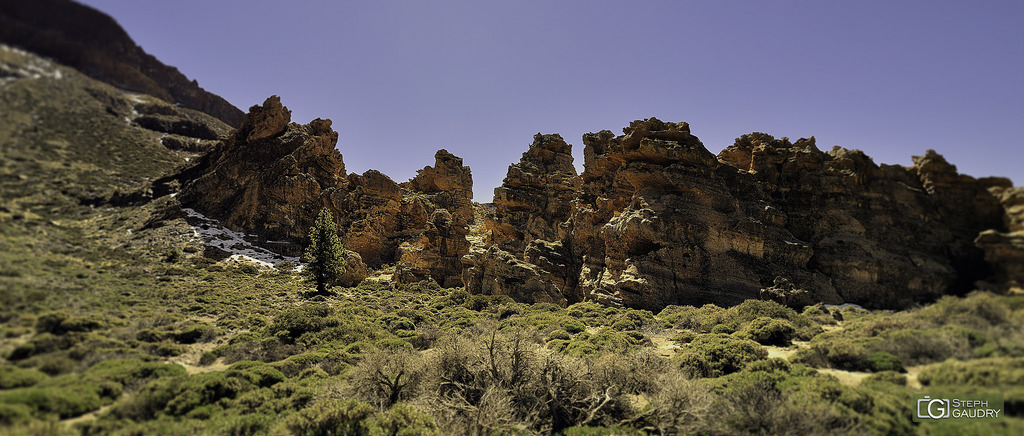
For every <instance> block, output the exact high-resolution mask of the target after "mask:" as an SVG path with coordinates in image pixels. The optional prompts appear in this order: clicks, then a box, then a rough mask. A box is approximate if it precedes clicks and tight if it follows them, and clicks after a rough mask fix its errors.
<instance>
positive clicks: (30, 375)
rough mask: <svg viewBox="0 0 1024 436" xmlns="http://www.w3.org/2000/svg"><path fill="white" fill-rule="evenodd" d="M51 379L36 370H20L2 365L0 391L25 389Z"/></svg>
mask: <svg viewBox="0 0 1024 436" xmlns="http://www.w3.org/2000/svg"><path fill="white" fill-rule="evenodd" d="M48 378H50V377H49V376H47V375H46V374H44V373H42V372H39V371H36V370H34V369H24V368H18V367H16V366H12V365H0V389H13V388H24V387H28V386H33V385H35V384H37V383H39V382H41V381H43V380H46V379H48Z"/></svg>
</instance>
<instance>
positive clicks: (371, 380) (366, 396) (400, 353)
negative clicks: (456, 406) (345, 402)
mask: <svg viewBox="0 0 1024 436" xmlns="http://www.w3.org/2000/svg"><path fill="white" fill-rule="evenodd" d="M425 372H426V367H425V366H424V362H423V358H422V357H421V356H420V355H419V354H417V353H415V352H413V351H411V350H408V349H396V348H390V349H384V350H380V351H377V352H373V353H369V354H366V355H365V356H364V357H363V358H362V359H361V360H360V361H359V363H358V364H357V365H356V367H355V368H354V369H353V372H352V390H353V393H354V394H355V396H356V397H358V398H360V399H362V400H364V401H366V402H368V403H370V404H372V405H374V406H377V408H378V409H380V410H386V409H387V408H389V407H391V406H393V405H395V404H396V403H398V402H399V401H402V400H407V399H409V398H412V397H414V396H415V395H417V394H418V390H419V388H420V386H421V383H422V381H423V376H424V374H425Z"/></svg>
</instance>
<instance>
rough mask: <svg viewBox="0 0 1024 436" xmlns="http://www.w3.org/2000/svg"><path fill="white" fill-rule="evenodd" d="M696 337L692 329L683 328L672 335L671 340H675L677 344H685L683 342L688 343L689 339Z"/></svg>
mask: <svg viewBox="0 0 1024 436" xmlns="http://www.w3.org/2000/svg"><path fill="white" fill-rule="evenodd" d="M696 337H697V334H696V333H694V332H692V331H689V330H684V331H681V332H679V333H678V334H676V335H675V336H673V337H672V339H671V341H672V342H675V343H676V344H677V345H685V344H689V343H690V341H693V338H696Z"/></svg>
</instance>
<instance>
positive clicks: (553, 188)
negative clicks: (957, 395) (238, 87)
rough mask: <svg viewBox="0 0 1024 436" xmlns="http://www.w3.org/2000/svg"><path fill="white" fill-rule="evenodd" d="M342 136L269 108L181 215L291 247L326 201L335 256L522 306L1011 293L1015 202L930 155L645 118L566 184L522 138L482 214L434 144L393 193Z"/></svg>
mask: <svg viewBox="0 0 1024 436" xmlns="http://www.w3.org/2000/svg"><path fill="white" fill-rule="evenodd" d="M337 138H338V135H337V133H336V132H334V131H333V130H332V129H331V128H330V121H329V120H320V119H317V120H314V121H312V122H311V123H309V124H308V125H299V124H295V123H291V122H290V112H289V111H288V110H287V109H286V108H284V106H282V105H281V103H280V100H279V99H278V98H277V97H271V98H269V99H268V100H267V101H266V102H265V103H264V104H263V105H262V106H254V107H253V108H251V109H250V112H249V115H248V116H247V117H246V120H245V122H244V123H243V124H242V126H241V127H239V128H238V129H237V130H236V131H235V132H234V133H232V134H231V135H230V136H228V137H227V138H226V139H225V140H224V141H222V142H221V143H219V144H218V145H217V147H216V148H215V149H214V150H213V151H212V152H210V153H208V154H207V155H206V156H204V158H203V159H202V160H200V161H199V162H198V163H197V164H196V165H195V166H194V167H192V168H190V169H188V170H186V171H184V172H183V173H181V174H180V175H179V180H180V181H181V182H182V186H183V188H182V190H181V195H180V199H181V202H182V203H183V204H184V205H186V206H189V207H194V208H195V209H196V210H199V211H200V212H203V213H205V214H208V215H210V216H211V217H214V218H218V219H220V220H221V221H222V222H223V223H224V224H226V225H227V226H229V227H231V228H235V229H239V230H245V231H246V232H248V233H250V234H253V235H256V236H257V237H258V238H260V239H261V240H263V241H264V242H265V243H266V244H268V245H271V246H273V247H276V248H277V249H278V250H281V251H286V252H289V251H290V252H291V253H293V254H294V253H297V252H298V251H299V250H300V249H301V246H302V244H303V243H304V241H303V237H304V235H305V232H306V230H307V229H308V228H309V225H310V224H311V223H312V222H313V219H314V216H315V214H316V211H318V210H319V209H320V208H322V207H327V208H329V209H330V210H332V211H333V212H334V213H335V216H336V217H337V218H338V224H339V229H341V232H342V240H343V241H344V243H345V244H346V246H347V247H348V248H349V249H350V250H353V251H354V252H356V253H358V254H359V256H360V258H361V260H362V262H363V263H365V264H366V265H369V266H370V267H379V266H382V265H386V264H394V265H395V270H394V276H393V277H394V280H395V281H396V282H398V283H410V282H415V281H419V280H426V279H432V280H435V281H437V282H438V283H440V284H441V285H443V286H446V287H453V286H460V285H465V286H466V288H467V289H468V290H469V291H470V292H473V293H483V294H501V295H508V296H511V297H513V298H514V299H516V300H518V301H524V302H551V303H556V304H560V305H566V304H571V303H573V302H577V301H584V300H595V301H600V302H603V303H605V304H611V305H624V306H630V307H640V308H646V309H651V310H658V309H660V308H662V307H665V306H666V305H670V304H694V305H700V304H705V303H716V304H723V305H729V304H735V303H738V302H741V301H743V300H745V299H751V298H767V299H773V300H776V301H780V302H782V303H784V304H788V305H791V306H794V307H800V306H803V305H806V304H814V303H820V302H824V303H841V302H849V303H857V304H861V305H864V306H867V307H885V308H898V307H906V306H908V305H911V304H914V303H916V302H923V301H927V300H931V299H934V298H936V297H938V296H940V295H942V294H944V293H949V292H960V291H966V290H969V289H972V287H973V286H974V284H975V282H976V281H978V280H983V279H992V278H991V276H992V274H993V273H996V274H997V278H995V279H992V280H996V281H998V282H999V283H1010V284H1014V283H1020V282H1021V274H1022V272H1021V271H1020V267H1019V265H1020V264H1021V262H1020V260H1021V253H1022V252H1024V250H1021V247H1022V244H1021V243H1020V241H1021V237H1020V236H1019V233H1020V232H1019V231H1018V230H1011V229H1017V228H1018V227H1019V224H1020V222H1019V218H1014V217H1016V215H1013V214H1012V213H1009V214H1008V212H1007V211H1009V210H1011V209H1014V208H1019V206H1020V203H1022V202H1021V201H1019V198H1018V197H1019V195H1018V194H1017V192H1018V191H1016V190H1013V189H1011V186H1010V182H1009V180H1006V179H999V178H987V179H975V178H972V177H969V176H965V175H961V174H958V173H957V172H956V168H955V167H954V166H952V165H950V164H949V163H947V162H946V161H945V160H944V159H943V158H942V157H941V156H939V155H938V154H936V153H935V152H933V151H928V152H927V153H925V154H924V155H923V156H918V157H915V158H914V166H912V167H909V168H907V167H902V166H896V165H881V166H879V165H876V164H875V163H874V162H872V160H871V159H870V158H869V157H867V156H865V155H864V153H862V152H860V151H859V150H847V149H843V148H840V147H835V148H833V149H832V150H830V151H828V152H823V151H821V150H819V149H818V148H817V146H816V144H815V140H814V138H813V137H812V138H806V139H800V140H798V141H796V142H790V141H789V139H787V138H781V139H776V138H773V137H771V136H769V135H766V134H763V133H752V134H749V135H743V136H742V137H740V138H738V139H737V140H736V142H735V144H733V145H732V146H730V147H728V148H726V149H725V150H723V151H722V152H721V153H720V154H719V155H717V156H716V155H714V154H712V153H711V152H709V151H708V150H707V149H706V148H704V145H703V144H702V143H701V142H700V140H699V139H698V138H697V137H695V136H693V135H692V134H691V133H690V129H689V126H688V125H687V124H686V123H666V122H662V121H660V120H657V119H655V118H650V119H646V120H640V121H634V122H632V123H630V125H629V126H628V127H626V128H625V129H623V135H618V136H616V135H615V134H613V133H612V132H610V131H607V130H604V131H601V132H598V133H590V134H587V135H584V137H583V142H584V145H585V149H584V168H585V170H584V172H583V173H582V174H579V175H578V174H576V170H575V168H574V167H573V164H572V162H573V158H572V155H571V146H569V144H567V143H566V142H565V141H564V140H563V139H562V138H561V137H560V136H558V135H542V134H538V135H536V136H535V137H534V141H533V143H532V144H531V145H530V147H529V149H528V150H527V151H526V152H525V153H523V157H522V159H521V160H520V162H518V163H516V164H513V165H511V166H510V167H509V170H508V174H507V176H506V177H505V180H504V182H503V184H502V186H501V187H499V188H497V189H496V190H495V200H494V204H493V205H492V206H485V205H475V204H474V203H473V202H472V197H473V191H472V190H473V186H472V174H471V172H470V170H469V168H468V167H466V166H465V165H463V162H462V159H460V158H458V157H456V156H454V155H452V154H451V153H448V152H447V151H445V150H440V151H438V152H437V154H436V155H435V163H434V165H433V166H427V167H424V168H423V169H422V170H420V171H419V172H418V174H417V175H416V177H414V178H413V179H411V180H409V181H408V182H405V183H401V184H398V183H395V182H394V181H392V180H391V179H390V178H388V177H387V176H385V175H384V174H381V173H379V172H377V171H372V170H371V171H367V172H366V173H364V174H362V175H357V174H351V175H348V174H346V173H345V166H344V163H343V161H342V157H341V154H340V153H339V152H338V151H337V150H336V149H335V146H336V144H337ZM1000 201H1002V203H1001V202H1000ZM964 211H970V213H964ZM1018 215H1019V213H1018ZM1004 220H1005V222H1004ZM1014 220H1017V221H1014ZM1015 226H1018V227H1015ZM471 229H473V234H471ZM988 229H992V232H987V233H981V232H983V231H985V230H988ZM1014 231H1016V232H1017V233H1013V232H1014ZM979 234H981V236H979Z"/></svg>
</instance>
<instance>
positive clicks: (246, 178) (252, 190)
mask: <svg viewBox="0 0 1024 436" xmlns="http://www.w3.org/2000/svg"><path fill="white" fill-rule="evenodd" d="M337 142H338V133H337V132H335V131H334V130H332V129H331V121H330V120H322V119H316V120H313V121H311V122H310V123H309V124H306V125H300V124H297V123H292V122H291V111H289V110H288V109H287V108H285V107H284V106H283V105H282V104H281V101H280V98H278V97H277V96H273V97H270V98H268V99H267V100H266V101H265V102H264V103H263V105H261V106H253V107H252V108H250V109H249V114H248V116H247V117H246V119H245V121H244V122H243V123H242V125H241V127H239V128H238V129H237V130H235V131H234V133H232V134H231V135H230V136H229V137H227V138H226V139H225V140H224V141H222V142H220V143H219V144H218V145H217V146H216V148H215V149H214V150H213V151H211V152H210V153H208V154H207V155H205V156H204V157H203V158H202V159H201V160H199V161H198V162H197V163H196V164H195V165H194V166H192V167H190V168H188V169H186V170H184V171H183V172H182V173H180V174H178V175H177V176H175V177H176V179H177V180H179V181H180V182H181V183H182V188H181V191H180V195H179V199H180V201H181V203H182V205H184V206H186V207H191V208H194V209H196V210H197V211H199V212H201V213H203V214H205V215H207V216H209V217H211V218H216V219H218V220H220V222H221V223H222V224H224V225H225V226H227V227H229V228H232V229H235V230H244V231H245V232H246V233H248V234H250V235H253V236H255V237H256V238H257V239H258V240H259V241H260V242H261V243H262V244H263V245H267V246H268V247H270V248H273V249H275V250H277V251H280V252H284V253H287V254H291V255H297V254H299V253H301V250H302V246H303V245H304V244H305V240H304V238H305V236H306V232H307V231H308V229H309V227H310V226H311V225H312V223H313V221H314V220H315V218H316V215H317V214H318V213H319V210H320V209H321V208H324V207H326V208H328V209H330V210H331V211H332V212H333V213H334V215H335V217H336V219H337V222H338V228H339V230H340V231H341V233H342V235H341V236H342V241H343V242H344V244H345V246H346V248H348V249H349V250H352V251H354V252H355V253H358V254H359V259H360V261H359V262H355V263H356V264H357V265H356V266H355V270H364V269H362V267H361V266H360V265H358V264H359V263H365V264H366V265H369V266H371V267H379V266H381V265H383V264H390V263H394V264H396V265H395V267H396V276H397V277H398V281H399V282H402V283H404V282H412V281H419V280H426V279H433V280H436V281H437V282H438V283H441V284H444V285H447V286H457V285H459V284H460V282H461V275H462V264H461V259H462V256H464V255H466V254H467V253H468V252H469V243H468V242H467V241H466V234H468V225H469V222H470V221H471V220H472V218H473V203H472V196H473V180H472V175H471V173H470V170H469V168H468V167H466V166H463V165H462V159H460V158H458V157H456V156H454V155H452V154H450V153H448V152H447V151H444V150H441V151H438V152H437V155H436V156H435V159H436V162H435V165H434V166H433V167H431V166H428V167H425V168H424V169H422V170H420V172H419V174H418V175H417V176H416V177H415V178H413V179H412V180H411V181H409V182H407V183H403V184H401V185H399V184H397V183H395V182H394V181H392V180H391V179H390V178H389V177H388V176H386V175H384V174H381V173H380V172H378V171H374V170H370V171H367V172H365V173H364V174H362V175H359V174H347V173H346V171H345V164H344V161H343V160H342V156H341V153H340V152H339V151H338V150H337V149H336V148H335V147H336V145H337ZM351 261H352V260H351V259H350V262H351Z"/></svg>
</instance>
